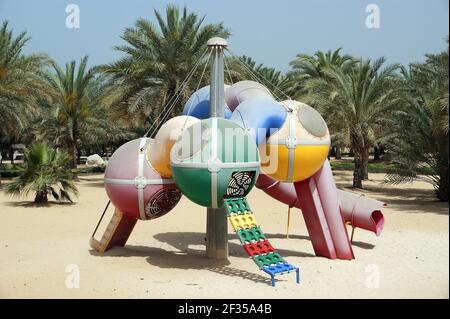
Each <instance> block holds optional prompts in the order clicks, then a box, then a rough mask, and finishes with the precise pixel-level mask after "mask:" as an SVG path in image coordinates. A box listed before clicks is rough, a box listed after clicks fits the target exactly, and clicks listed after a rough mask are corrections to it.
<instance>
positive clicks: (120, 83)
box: [0, 5, 449, 201]
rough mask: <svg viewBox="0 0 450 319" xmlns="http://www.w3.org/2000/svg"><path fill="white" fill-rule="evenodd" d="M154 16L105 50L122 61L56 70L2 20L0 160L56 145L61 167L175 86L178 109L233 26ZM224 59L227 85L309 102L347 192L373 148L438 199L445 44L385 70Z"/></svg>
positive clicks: (148, 112)
mask: <svg viewBox="0 0 450 319" xmlns="http://www.w3.org/2000/svg"><path fill="white" fill-rule="evenodd" d="M154 15H155V18H156V23H155V24H154V23H152V22H151V21H150V20H147V19H139V20H137V21H136V22H135V24H134V26H132V27H129V28H126V29H125V30H124V32H123V34H122V35H121V38H122V40H123V42H124V44H122V45H118V46H116V47H114V50H116V51H119V52H121V53H122V57H121V58H120V59H118V60H117V61H115V62H112V63H109V64H104V65H98V66H94V67H91V68H88V57H83V58H81V59H80V61H78V62H76V61H70V62H68V63H66V64H65V65H64V66H60V65H58V64H57V63H56V62H54V61H53V60H52V59H51V58H50V57H49V56H47V55H45V54H28V55H27V54H24V53H23V49H24V47H25V46H26V45H27V43H28V41H29V40H30V37H29V36H28V35H27V33H26V32H22V33H19V34H17V35H15V34H13V31H12V28H10V26H9V24H8V22H7V21H5V22H3V24H2V26H1V29H0V149H1V150H2V155H6V151H8V149H10V148H11V145H12V144H16V143H24V144H27V145H28V144H32V143H33V142H35V141H37V142H43V143H46V144H47V145H50V146H51V148H54V149H57V148H59V149H63V150H65V151H66V152H67V154H68V158H69V160H68V163H69V165H70V167H76V165H77V160H78V159H79V157H80V156H81V154H88V153H91V152H112V151H113V150H114V149H115V148H116V147H117V146H119V145H121V144H122V143H123V142H125V141H127V140H129V139H131V138H134V137H137V136H142V135H143V134H144V133H145V132H146V131H147V129H148V128H149V127H150V126H151V125H152V124H153V123H154V122H155V120H156V118H157V117H158V116H159V115H160V114H161V112H162V108H163V106H165V105H166V104H167V102H168V101H169V100H170V99H171V98H172V97H173V96H174V94H175V92H177V91H179V89H180V88H182V89H183V90H182V91H181V98H180V99H179V100H178V101H177V102H176V103H175V107H174V108H173V111H172V114H171V116H174V115H177V114H180V112H181V110H182V108H183V105H184V103H185V102H186V100H187V99H188V98H189V96H190V95H191V94H192V93H193V92H194V91H195V89H196V88H197V87H198V81H199V79H200V78H202V83H201V84H202V85H207V84H208V82H209V78H208V74H207V73H208V72H206V73H205V74H204V76H203V77H201V72H202V69H203V67H199V68H197V70H196V72H195V73H194V74H193V76H192V77H191V80H189V81H188V82H187V83H186V85H183V83H182V81H183V79H185V78H186V76H187V74H188V73H189V72H190V70H192V69H193V67H194V65H195V63H196V62H197V61H198V60H199V59H200V58H201V56H202V53H203V52H204V49H205V46H206V42H207V40H208V39H209V38H211V37H213V36H220V37H223V38H228V37H229V36H230V35H231V32H230V30H229V29H228V28H226V27H225V25H224V24H223V23H216V24H207V23H205V21H204V19H205V18H204V17H199V16H198V15H197V14H196V13H194V12H189V11H188V10H187V9H186V8H183V9H179V8H177V7H175V6H171V5H169V6H168V7H167V9H166V12H165V14H162V13H160V12H158V11H156V10H155V11H154ZM447 45H448V38H447ZM238 59H239V61H238ZM242 61H244V64H245V65H246V67H243V64H242ZM202 63H206V61H203V62H202ZM226 66H227V68H228V70H227V75H226V77H225V78H226V81H228V82H235V81H239V80H242V79H252V78H251V76H254V74H257V75H258V76H259V77H260V78H262V79H264V81H265V83H263V84H267V85H268V86H269V88H270V87H276V88H278V89H279V90H281V91H283V92H285V93H286V95H289V96H290V97H292V98H294V99H298V100H301V101H303V102H305V103H308V104H309V105H311V106H313V107H314V108H316V109H317V110H318V111H319V112H320V113H321V114H322V115H323V116H324V118H325V120H326V121H327V124H328V126H329V129H330V132H331V135H332V151H333V154H334V155H336V157H339V156H340V153H341V152H342V150H343V149H345V148H347V149H350V150H351V152H352V155H353V156H354V172H353V187H355V188H362V187H363V181H364V180H366V179H368V177H369V176H368V163H369V157H370V155H371V153H373V152H374V153H375V156H379V154H380V152H383V153H384V154H385V155H384V157H385V159H387V160H389V161H391V162H394V163H396V164H397V165H396V169H395V170H392V171H391V172H389V173H388V174H387V175H386V182H388V183H403V182H408V181H412V180H415V179H417V178H422V179H425V180H427V181H429V182H430V183H431V184H432V185H433V186H434V189H435V191H436V196H437V198H439V199H440V200H443V201H448V175H449V171H448V161H449V160H448V158H449V154H448V142H449V140H448V132H449V128H448V47H447V50H446V51H443V52H439V53H435V54H427V55H426V56H425V57H424V61H423V62H421V63H413V64H410V65H408V66H403V65H400V64H390V65H387V64H386V60H385V58H383V57H381V58H379V59H375V60H372V59H366V58H360V57H354V56H352V55H349V54H343V53H342V50H341V49H340V48H338V49H336V50H330V51H327V52H322V51H317V52H316V53H315V54H313V55H306V54H299V55H297V56H296V57H295V59H294V60H293V61H292V62H291V63H290V67H291V68H290V70H289V71H288V72H286V73H282V72H280V71H277V70H275V69H273V68H270V67H266V66H264V65H262V64H257V63H256V62H255V61H253V59H251V58H250V57H247V56H243V57H239V58H236V57H227V59H226ZM9 153H11V152H9Z"/></svg>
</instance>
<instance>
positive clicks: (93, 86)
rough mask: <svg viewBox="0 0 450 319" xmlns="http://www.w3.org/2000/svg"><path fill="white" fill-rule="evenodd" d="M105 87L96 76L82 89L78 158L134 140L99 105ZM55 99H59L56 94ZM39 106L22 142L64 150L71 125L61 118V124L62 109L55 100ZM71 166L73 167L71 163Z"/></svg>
mask: <svg viewBox="0 0 450 319" xmlns="http://www.w3.org/2000/svg"><path fill="white" fill-rule="evenodd" d="M105 85H107V82H106V81H105V79H104V77H103V76H101V75H100V76H95V78H94V79H92V81H90V83H89V85H88V86H87V87H86V88H85V92H84V95H85V96H86V100H87V104H85V110H84V111H83V112H82V114H81V115H82V116H79V117H78V121H77V122H76V123H77V125H78V129H77V130H76V132H77V133H78V137H77V138H76V141H77V143H76V147H77V154H78V157H79V156H80V155H81V154H82V152H83V151H84V153H90V152H91V151H92V150H95V151H97V152H102V151H103V150H105V149H108V148H110V147H114V146H117V145H120V144H121V143H123V142H125V141H127V140H130V139H131V138H134V137H136V136H137V135H136V134H134V133H133V132H130V131H129V130H128V129H127V128H126V127H125V126H124V125H122V124H121V123H117V122H116V121H114V119H113V116H112V114H111V112H110V110H109V109H107V108H106V107H105V106H104V105H102V104H101V103H100V99H101V95H102V94H103V91H104V89H105ZM56 96H59V95H58V94H56ZM39 105H40V110H41V112H39V115H38V116H36V117H35V119H34V121H33V123H32V125H31V129H30V130H28V132H26V133H25V134H24V136H23V137H24V139H25V140H30V141H33V140H36V141H40V142H43V143H47V144H49V145H53V146H55V147H57V146H62V147H65V145H66V144H65V143H66V142H67V140H69V139H70V137H71V135H70V134H71V133H70V129H71V125H70V123H71V122H69V121H68V120H66V117H63V119H64V121H62V120H61V114H62V113H64V112H66V109H65V108H64V107H63V106H64V105H63V104H61V103H59V102H58V100H56V102H54V101H52V100H41V101H40V103H39ZM86 105H87V106H88V107H86ZM74 115H76V113H75V114H74ZM65 148H67V146H66V147H65ZM90 154H92V153H90ZM72 166H74V162H73V161H72Z"/></svg>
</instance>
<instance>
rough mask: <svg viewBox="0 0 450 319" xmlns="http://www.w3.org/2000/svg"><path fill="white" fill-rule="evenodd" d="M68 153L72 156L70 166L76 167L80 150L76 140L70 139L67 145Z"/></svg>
mask: <svg viewBox="0 0 450 319" xmlns="http://www.w3.org/2000/svg"><path fill="white" fill-rule="evenodd" d="M67 153H68V154H69V156H70V163H69V164H70V168H76V167H77V163H78V151H77V145H76V144H75V142H73V141H70V142H69V143H68V145H67Z"/></svg>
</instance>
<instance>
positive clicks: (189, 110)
mask: <svg viewBox="0 0 450 319" xmlns="http://www.w3.org/2000/svg"><path fill="white" fill-rule="evenodd" d="M225 87H227V85H226V86H225ZM209 93H210V88H209V85H207V86H205V87H202V88H201V89H199V90H198V91H197V92H195V93H194V94H192V95H191V97H190V98H189V100H188V101H187V102H186V104H185V105H184V108H183V115H190V116H193V117H196V118H198V119H200V120H204V119H207V118H209ZM224 112H225V118H226V119H229V118H230V117H231V111H230V109H229V108H228V106H227V105H225V107H224Z"/></svg>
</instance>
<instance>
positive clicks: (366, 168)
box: [363, 148, 370, 180]
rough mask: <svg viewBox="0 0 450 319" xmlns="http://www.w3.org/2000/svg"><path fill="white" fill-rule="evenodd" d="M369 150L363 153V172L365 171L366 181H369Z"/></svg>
mask: <svg viewBox="0 0 450 319" xmlns="http://www.w3.org/2000/svg"><path fill="white" fill-rule="evenodd" d="M369 154H370V153H369V148H367V149H365V150H364V152H363V170H364V177H363V179H364V180H368V179H369Z"/></svg>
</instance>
